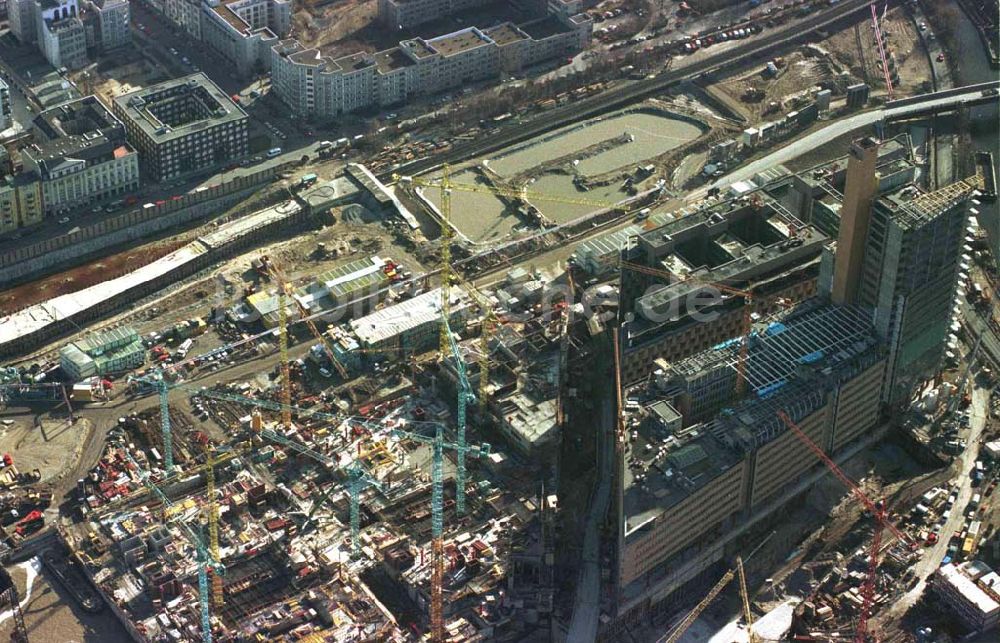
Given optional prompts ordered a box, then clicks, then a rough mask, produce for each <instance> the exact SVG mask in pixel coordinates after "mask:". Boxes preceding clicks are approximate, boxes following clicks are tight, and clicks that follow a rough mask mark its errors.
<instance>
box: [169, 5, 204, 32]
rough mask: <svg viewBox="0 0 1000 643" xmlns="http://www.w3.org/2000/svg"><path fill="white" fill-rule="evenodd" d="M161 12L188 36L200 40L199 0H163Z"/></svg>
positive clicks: (200, 11)
mask: <svg viewBox="0 0 1000 643" xmlns="http://www.w3.org/2000/svg"><path fill="white" fill-rule="evenodd" d="M163 14H164V15H165V16H166V17H167V18H168V19H169V20H170V21H171V22H173V23H174V24H175V25H177V26H178V27H180V28H181V29H182V30H183V31H184V32H186V33H187V34H188V35H189V36H191V37H192V38H195V39H196V40H201V17H202V10H201V0H164V3H163Z"/></svg>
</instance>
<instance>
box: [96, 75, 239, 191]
mask: <svg viewBox="0 0 1000 643" xmlns="http://www.w3.org/2000/svg"><path fill="white" fill-rule="evenodd" d="M112 107H113V109H114V112H115V114H116V115H117V116H118V118H120V119H121V121H122V122H123V123H124V124H125V131H126V133H127V135H128V140H129V141H130V142H131V143H132V144H133V145H134V146H135V148H136V149H137V150H138V151H139V155H140V158H141V165H142V171H143V173H144V174H146V175H147V176H148V177H149V178H150V179H152V180H154V181H166V180H170V179H172V178H176V177H178V176H181V175H182V174H185V173H188V172H192V171H196V170H200V169H204V168H208V167H214V166H216V165H219V164H222V163H226V162H229V161H232V160H233V159H237V158H240V157H242V156H246V154H247V153H248V147H247V145H248V130H247V128H248V120H249V119H248V117H247V114H246V112H245V111H243V108H242V107H240V106H239V105H237V104H236V103H234V102H233V101H232V99H231V98H230V97H229V96H228V95H227V94H226V93H225V92H223V91H222V90H221V89H219V86H218V85H216V84H215V83H213V82H212V81H211V80H210V79H209V78H208V76H206V75H205V74H203V73H197V74H192V75H190V76H185V77H183V78H176V79H173V80H169V81H166V82H163V83H160V84H159V85H152V86H149V87H146V88H143V89H141V90H138V91H134V92H131V93H129V94H123V95H121V96H118V97H116V98H115V99H114V102H113V104H112Z"/></svg>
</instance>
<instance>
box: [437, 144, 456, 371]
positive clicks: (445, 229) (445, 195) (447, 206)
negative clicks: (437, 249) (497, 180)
mask: <svg viewBox="0 0 1000 643" xmlns="http://www.w3.org/2000/svg"><path fill="white" fill-rule="evenodd" d="M441 217H442V219H443V221H442V222H441V318H442V319H443V320H444V321H443V322H442V324H441V337H440V347H439V349H438V350H439V351H440V354H441V355H442V356H444V355H447V354H448V348H449V343H450V340H449V337H450V335H451V331H450V330H449V329H448V324H447V322H448V320H449V319H451V270H452V268H451V241H452V239H453V237H454V233H453V231H452V229H451V175H450V173H449V169H448V165H447V164H446V165H445V166H444V167H443V168H441Z"/></svg>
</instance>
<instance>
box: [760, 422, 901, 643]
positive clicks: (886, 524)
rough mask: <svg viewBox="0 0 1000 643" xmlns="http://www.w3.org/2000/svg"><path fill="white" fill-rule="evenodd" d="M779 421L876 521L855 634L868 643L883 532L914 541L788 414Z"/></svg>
mask: <svg viewBox="0 0 1000 643" xmlns="http://www.w3.org/2000/svg"><path fill="white" fill-rule="evenodd" d="M778 417H779V418H780V419H781V421H782V422H784V424H785V426H787V427H788V428H789V429H790V430H791V431H792V433H794V434H795V435H796V436H797V437H798V438H799V440H801V441H802V442H803V443H804V444H805V445H806V446H807V447H808V448H809V450H810V451H812V452H813V453H814V454H815V455H816V457H818V458H819V459H820V461H821V462H822V463H823V464H825V465H826V466H827V468H828V469H830V471H832V472H833V474H834V475H835V476H836V477H837V479H838V480H840V481H841V482H842V483H843V484H844V486H846V487H847V488H848V490H850V492H851V493H852V494H853V495H854V497H855V499H856V500H857V501H858V503H859V504H861V505H862V506H864V508H865V509H867V510H868V511H869V512H870V513H871V514H872V516H873V517H874V518H875V530H874V534H873V535H872V547H871V551H870V553H869V556H870V559H869V561H868V574H867V576H866V578H865V582H864V584H863V585H862V586H861V598H862V604H861V613H860V615H859V616H858V627H857V630H856V631H855V633H854V641H855V643H866V641H867V639H868V619H869V617H870V616H871V610H872V605H874V602H875V580H876V578H877V573H878V555H879V552H880V550H881V547H882V531H883V529H884V528H888V529H889V531H891V532H892V534H893V535H894V536H895V537H896V538H897V539H899V541H900V542H902V543H906V544H908V545H912V541H911V540H910V538H909V537H908V536H906V534H904V533H903V532H901V531H900V530H899V529H898V528H897V527H896V525H894V524H893V523H892V522H891V521H890V520H889V512H888V510H887V509H886V507H885V503H884V502H882V501H879V502H874V501H873V500H871V499H870V498H869V497H868V496H867V494H865V492H864V491H862V489H861V487H859V486H858V485H857V483H855V482H854V481H853V480H851V479H850V478H849V477H848V476H847V474H846V473H844V471H843V470H842V469H841V468H840V467H839V466H838V465H837V463H836V462H834V461H833V458H831V457H830V456H828V455H827V454H826V452H825V451H824V450H823V449H822V447H820V446H819V445H818V444H816V443H815V442H814V441H813V440H812V438H810V437H809V436H808V435H806V433H805V431H803V430H802V429H801V428H800V427H799V426H798V425H797V424H796V423H795V422H793V421H792V418H791V417H790V416H789V415H788V414H787V413H786V412H785V411H778Z"/></svg>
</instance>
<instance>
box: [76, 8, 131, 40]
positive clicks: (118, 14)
mask: <svg viewBox="0 0 1000 643" xmlns="http://www.w3.org/2000/svg"><path fill="white" fill-rule="evenodd" d="M85 5H86V7H87V9H88V10H89V11H90V12H91V13H92V15H93V16H94V17H95V22H96V25H97V29H96V33H95V44H96V45H97V47H98V49H100V50H101V51H102V52H106V51H110V50H112V49H116V48H118V47H123V46H125V45H127V44H129V43H130V42H132V32H131V31H130V30H129V4H128V0H86V2H85Z"/></svg>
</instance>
